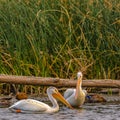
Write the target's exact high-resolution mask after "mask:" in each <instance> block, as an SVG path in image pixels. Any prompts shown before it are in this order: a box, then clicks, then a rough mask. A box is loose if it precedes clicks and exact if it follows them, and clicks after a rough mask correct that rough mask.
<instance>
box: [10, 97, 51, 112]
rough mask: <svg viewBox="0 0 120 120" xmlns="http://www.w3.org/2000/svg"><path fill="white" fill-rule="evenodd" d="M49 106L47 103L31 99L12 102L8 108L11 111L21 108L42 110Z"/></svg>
mask: <svg viewBox="0 0 120 120" xmlns="http://www.w3.org/2000/svg"><path fill="white" fill-rule="evenodd" d="M48 108H49V106H48V105H47V104H44V103H42V102H40V101H37V100H33V99H26V100H20V101H18V102H16V103H15V104H13V105H12V106H11V107H9V109H10V110H11V111H14V110H21V111H24V112H27V111H29V112H44V111H46V110H47V109H48Z"/></svg>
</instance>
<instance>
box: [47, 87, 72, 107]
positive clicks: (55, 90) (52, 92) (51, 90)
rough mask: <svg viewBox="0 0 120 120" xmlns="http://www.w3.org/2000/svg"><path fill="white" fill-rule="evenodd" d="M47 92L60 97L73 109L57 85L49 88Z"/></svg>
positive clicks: (57, 97)
mask: <svg viewBox="0 0 120 120" xmlns="http://www.w3.org/2000/svg"><path fill="white" fill-rule="evenodd" d="M47 93H48V95H49V94H51V95H52V96H53V97H54V98H56V99H59V100H60V101H61V102H62V103H64V104H65V105H66V106H68V107H69V108H71V109H73V108H72V106H71V105H70V104H69V103H68V102H67V101H66V100H65V98H64V97H63V96H62V95H61V94H60V92H59V91H58V90H57V89H56V88H55V87H49V88H48V89H47Z"/></svg>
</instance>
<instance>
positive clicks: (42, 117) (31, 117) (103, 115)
mask: <svg viewBox="0 0 120 120" xmlns="http://www.w3.org/2000/svg"><path fill="white" fill-rule="evenodd" d="M119 111H120V103H107V104H106V103H105V104H101V103H95V104H94V103H86V104H84V105H83V106H82V108H79V109H74V110H71V109H69V108H67V107H63V106H61V107H60V111H59V112H57V113H52V114H21V113H12V112H10V111H9V110H8V109H7V108H0V120H61V119H64V120H73V119H74V120H80V119H81V120H119V118H120V114H119Z"/></svg>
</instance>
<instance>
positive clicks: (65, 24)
mask: <svg viewBox="0 0 120 120" xmlns="http://www.w3.org/2000/svg"><path fill="white" fill-rule="evenodd" d="M119 6H120V2H119V0H116V1H114V0H110V1H108V0H100V1H98V0H96V1H93V0H81V1H74V0H46V1H44V0H17V1H16V0H6V1H1V2H0V54H1V56H0V67H1V69H0V73H7V74H16V75H35V76H52V77H64V78H67V77H75V76H76V72H77V71H78V70H81V71H83V73H84V76H85V77H86V78H112V79H119V78H120V76H119V74H120V64H119V58H120V47H119V46H120V34H119V32H120V31H119V26H120V20H119V17H120V10H119Z"/></svg>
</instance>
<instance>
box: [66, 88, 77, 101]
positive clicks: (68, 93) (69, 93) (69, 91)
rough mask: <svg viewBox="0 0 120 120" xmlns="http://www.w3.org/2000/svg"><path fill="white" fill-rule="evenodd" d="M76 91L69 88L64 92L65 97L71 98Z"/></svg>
mask: <svg viewBox="0 0 120 120" xmlns="http://www.w3.org/2000/svg"><path fill="white" fill-rule="evenodd" d="M74 92H75V89H67V90H66V91H65V92H64V98H65V99H67V98H69V97H70V96H71V95H72V94H74Z"/></svg>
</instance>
